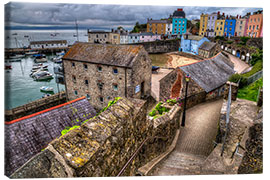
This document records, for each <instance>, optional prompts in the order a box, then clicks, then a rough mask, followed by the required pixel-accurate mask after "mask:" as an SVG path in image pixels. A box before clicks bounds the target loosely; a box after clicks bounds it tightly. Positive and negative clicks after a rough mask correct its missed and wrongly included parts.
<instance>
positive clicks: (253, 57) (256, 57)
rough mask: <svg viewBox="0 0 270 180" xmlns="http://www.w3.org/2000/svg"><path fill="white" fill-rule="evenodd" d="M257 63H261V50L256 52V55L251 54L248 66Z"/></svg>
mask: <svg viewBox="0 0 270 180" xmlns="http://www.w3.org/2000/svg"><path fill="white" fill-rule="evenodd" d="M258 61H263V50H257V52H256V53H253V54H251V60H250V64H251V65H252V66H254V65H255V64H256V62H258Z"/></svg>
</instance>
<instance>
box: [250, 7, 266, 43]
mask: <svg viewBox="0 0 270 180" xmlns="http://www.w3.org/2000/svg"><path fill="white" fill-rule="evenodd" d="M262 26H263V11H262V10H259V11H257V12H254V13H253V14H252V15H250V17H249V20H248V25H247V36H249V37H256V38H257V37H260V34H261V31H262Z"/></svg>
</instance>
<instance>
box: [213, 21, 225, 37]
mask: <svg viewBox="0 0 270 180" xmlns="http://www.w3.org/2000/svg"><path fill="white" fill-rule="evenodd" d="M224 26H225V19H217V20H216V22H215V36H223V34H224Z"/></svg>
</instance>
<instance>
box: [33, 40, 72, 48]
mask: <svg viewBox="0 0 270 180" xmlns="http://www.w3.org/2000/svg"><path fill="white" fill-rule="evenodd" d="M66 47H68V43H67V41H66V40H50V41H31V42H30V48H31V49H51V48H66Z"/></svg>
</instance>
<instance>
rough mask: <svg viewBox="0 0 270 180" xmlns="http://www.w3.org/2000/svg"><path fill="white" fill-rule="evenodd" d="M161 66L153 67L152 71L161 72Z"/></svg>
mask: <svg viewBox="0 0 270 180" xmlns="http://www.w3.org/2000/svg"><path fill="white" fill-rule="evenodd" d="M159 68H160V67H159V66H152V71H157V70H159Z"/></svg>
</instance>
